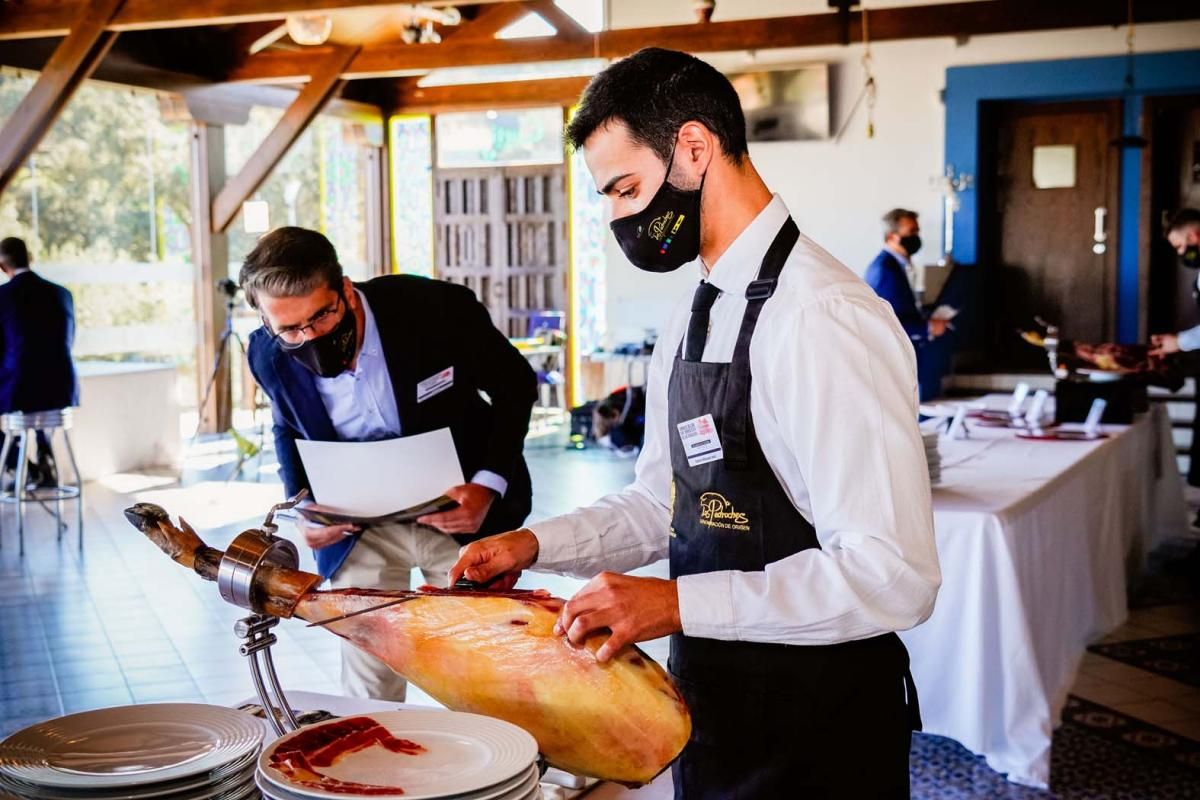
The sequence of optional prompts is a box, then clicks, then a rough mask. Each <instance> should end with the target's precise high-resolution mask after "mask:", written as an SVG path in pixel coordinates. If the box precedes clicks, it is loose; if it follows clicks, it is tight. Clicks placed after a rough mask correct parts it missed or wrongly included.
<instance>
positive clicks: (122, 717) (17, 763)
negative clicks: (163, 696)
mask: <svg viewBox="0 0 1200 800" xmlns="http://www.w3.org/2000/svg"><path fill="white" fill-rule="evenodd" d="M264 732H265V731H264V729H263V726H262V722H260V721H259V720H257V719H255V718H254V717H252V716H250V715H249V714H246V713H243V712H241V711H237V710H235V709H232V708H225V707H224V706H209V705H201V704H198V703H154V704H148V705H140V706H118V707H116V708H102V709H98V710H96V711H85V712H83V713H81V714H70V715H68V716H65V717H58V718H57V719H52V720H47V721H46V722H40V723H38V724H37V725H32V726H30V727H28V728H25V729H24V730H21V731H17V732H16V733H14V734H13V735H12V736H9V737H8V738H7V739H5V740H4V741H3V742H0V796H7V795H6V794H5V793H6V792H7V793H8V795H13V796H16V797H19V798H27V799H28V800H78V799H80V798H88V799H89V800H141V798H153V800H243V798H251V797H255V796H257V787H255V785H254V771H255V767H256V765H257V759H258V755H259V751H260V750H261V747H262V740H263V734H264Z"/></svg>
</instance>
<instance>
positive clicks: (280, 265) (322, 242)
mask: <svg viewBox="0 0 1200 800" xmlns="http://www.w3.org/2000/svg"><path fill="white" fill-rule="evenodd" d="M238 283H240V284H241V286H242V291H244V292H245V293H246V302H248V303H249V304H250V307H251V308H258V294H259V292H262V293H263V294H265V295H266V296H267V297H302V296H303V295H306V294H310V293H311V292H314V291H316V290H317V289H320V288H321V287H322V286H327V287H329V288H330V289H339V288H341V285H342V265H341V264H340V263H339V262H338V257H337V250H335V249H334V247H333V243H332V242H330V241H329V240H328V239H326V238H325V237H324V236H322V235H321V234H320V233H318V232H317V231H312V230H308V229H307V228H295V227H285V228H276V229H275V230H273V231H271V232H270V233H268V234H267V235H265V236H263V237H262V238H261V239H259V240H258V244H256V245H255V246H254V249H253V250H251V251H250V253H249V254H248V255H247V256H246V260H245V261H243V262H242V270H241V272H240V274H239V275H238Z"/></svg>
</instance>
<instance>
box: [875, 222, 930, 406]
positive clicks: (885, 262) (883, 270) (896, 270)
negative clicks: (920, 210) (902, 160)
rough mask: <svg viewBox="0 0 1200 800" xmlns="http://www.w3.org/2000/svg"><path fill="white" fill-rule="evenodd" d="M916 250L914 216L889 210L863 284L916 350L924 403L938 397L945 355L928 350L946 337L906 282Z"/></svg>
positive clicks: (918, 236) (917, 226)
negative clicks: (888, 307)
mask: <svg viewBox="0 0 1200 800" xmlns="http://www.w3.org/2000/svg"><path fill="white" fill-rule="evenodd" d="M920 249H921V225H920V223H919V222H918V221H917V212H915V211H909V210H908V209H906V208H893V209H892V210H891V211H889V212H888V213H886V214H884V215H883V249H882V250H880V251H879V255H877V256H875V260H874V261H872V262H871V265H870V266H869V267H867V271H866V272H865V273H864V274H863V280H865V281H866V282H867V284H868V285H869V286H870V287H871V288H872V289H874V290H875V293H876V294H877V295H879V296H880V297H882V298H883V299H884V300H887V301H888V303H889V304H890V305H891V306H892V310H893V311H895V312H896V318H897V319H899V320H900V324H901V325H902V326H903V327H904V331H905V332H906V333H907V334H908V337H909V339H911V340H912V343H913V347H915V348H916V349H917V373H918V381H919V383H920V391H921V400H923V401H924V400H931V399H933V398H934V397H936V396H937V395H938V394H939V393H940V388H941V379H942V373H943V372H944V370H945V366H944V362H947V360H948V358H949V353H948V352H946V351H945V348H943V347H941V346H940V345H938V346H935V347H933V348H930V347H929V345H931V344H932V343H933V341H934V340H935V339H938V338H940V337H941V336H943V335H944V334H945V333H946V329H947V324H948V321H947V320H944V319H932V318H929V317H927V316H926V315H925V313H924V312H922V311H921V308H920V306H918V305H917V296H916V294H915V293H914V292H913V288H912V284H911V283H910V282H909V280H908V271H907V268H908V266H909V264H910V259H911V258H912V257H913V256H914V255H915V254H916V252H917V251H918V250H920Z"/></svg>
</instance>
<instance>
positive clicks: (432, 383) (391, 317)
mask: <svg viewBox="0 0 1200 800" xmlns="http://www.w3.org/2000/svg"><path fill="white" fill-rule="evenodd" d="M239 283H240V284H241V287H242V290H243V291H244V292H245V293H246V300H247V301H248V302H249V303H250V305H251V307H253V308H254V309H256V310H257V311H258V312H259V314H260V315H261V317H262V323H263V324H262V327H261V328H259V329H258V330H256V331H254V333H252V334H251V335H250V344H249V352H248V360H249V363H250V369H251V371H252V372H253V373H254V379H255V380H256V381H257V382H258V385H259V386H261V387H262V389H263V391H264V392H266V394H267V396H268V397H270V398H271V406H272V412H273V416H274V434H275V452H276V455H277V457H278V458H279V473H280V477H281V478H282V479H283V484H284V488H285V490H286V492H287V493H288V495H294V494H296V493H297V492H299V491H300V490H301V489H309V490H310V491H311V489H312V487H311V486H310V483H309V478H308V476H307V474H306V473H305V469H304V463H303V461H302V460H301V458H300V454H299V447H298V446H297V442H298V441H300V440H310V441H341V442H365V441H376V440H381V439H393V438H396V437H398V436H411V435H414V434H419V433H426V432H429V431H436V430H440V429H443V428H449V430H450V433H451V436H452V437H453V439H454V446H455V450H456V451H457V455H458V460H459V464H460V465H461V467H462V472H463V476H464V478H465V479H466V482H465V483H463V484H461V485H459V486H448V487H446V489H445V491H444V494H445V495H446V496H447V497H449V498H451V499H453V500H455V501H456V502H457V503H458V507H457V508H454V509H452V510H449V511H444V512H441V513H437V514H430V515H427V516H423V517H421V518H419V519H418V520H417V521H416V522H415V523H413V524H406V523H386V524H372V525H371V526H369V527H368V528H366V529H361V528H360V527H357V526H354V525H344V524H342V525H338V524H335V525H321V524H309V523H305V522H303V521H301V522H300V523H299V525H300V528H301V530H300V533H301V534H302V535H303V537H304V540H305V542H306V543H307V544H308V545H309V546H310V547H312V548H313V549H314V550H315V555H316V561H317V569H318V571H319V572H320V573H321V575H322V576H323V577H325V578H329V579H330V581H331V583H332V585H333V587H334V588H346V587H361V588H369V589H376V588H377V589H408V588H409V581H410V579H411V575H412V569H413V567H419V568H420V569H421V572H422V573H423V575H424V578H425V581H426V582H428V583H432V584H437V585H441V586H444V585H445V584H446V578H447V573H448V571H449V568H450V566H451V565H452V564H453V563H454V561H455V560H456V559H457V557H458V551H459V546H460V545H463V544H466V543H468V542H471V541H474V540H475V539H477V538H479V537H480V536H484V535H487V534H491V533H498V532H500V531H507V530H511V529H513V528H519V527H521V525H523V524H524V522H525V518H526V517H527V516H528V515H529V512H530V509H531V507H532V490H531V486H530V478H529V470H528V468H527V467H526V464H525V459H524V456H523V455H522V451H523V449H524V444H525V435H526V433H527V432H528V430H529V418H530V415H531V413H532V410H533V404H534V403H535V402H536V400H537V396H538V390H537V376H536V375H535V374H534V371H533V369H532V368H531V367H530V366H529V362H528V361H527V360H526V359H525V357H524V356H523V355H521V353H520V352H519V351H518V350H517V349H516V348H515V347H514V346H513V345H512V343H511V342H509V341H508V339H507V337H505V336H504V334H502V333H501V332H500V331H499V330H497V329H496V327H495V325H493V324H492V319H491V316H490V315H489V313H488V310H487V308H485V307H484V306H483V305H482V304H481V303H480V302H479V301H478V300H477V299H476V298H475V295H474V294H472V293H471V290H470V289H468V288H466V287H464V286H458V285H455V284H451V283H446V282H443V281H435V280H430V279H428V278H420V277H416V276H412V275H384V276H381V277H378V278H374V279H372V280H369V281H364V282H362V283H355V282H353V281H351V280H350V279H349V278H347V277H345V275H344V274H343V272H342V267H341V264H340V263H339V262H338V257H337V251H336V250H335V248H334V246H333V244H332V243H330V241H329V240H328V239H326V238H325V237H324V236H322V235H321V234H320V233H318V232H316V231H311V230H306V229H304V228H296V227H285V228H278V229H276V230H274V231H271V232H270V233H268V234H266V235H265V236H263V237H262V239H260V240H259V242H258V244H257V245H256V246H255V247H254V249H253V250H252V251H251V252H250V254H249V255H247V256H246V260H245V262H244V264H243V265H242V269H241V274H240V276H239ZM484 395H486V399H485V398H484ZM361 480H363V481H370V482H377V483H378V484H379V485H380V487H381V489H382V490H383V491H386V487H387V486H388V483H389V481H390V480H394V479H393V478H392V477H391V476H388V475H373V474H363V475H362V476H361ZM430 499H432V498H430ZM315 500H316V501H317V502H318V503H320V502H322V500H323V498H322V497H321V496H320V495H319V493H318V495H317V496H316V498H315ZM324 502H326V503H327V502H328V500H325V501H324ZM396 510H397V511H399V510H400V509H399V508H397V509H396ZM342 688H343V690H344V692H345V693H346V694H347V695H351V696H355V697H375V698H379V699H388V700H403V699H404V696H405V688H406V687H405V683H404V680H403V678H401V677H400V676H399V675H397V674H396V673H394V672H392V670H391V669H390V668H389V667H388V666H387V665H386V664H385V663H383V662H382V661H380V660H379V659H377V658H375V657H374V656H370V655H368V654H366V653H363V652H362V651H361V650H358V649H357V648H355V647H353V646H350V645H349V644H348V643H346V644H344V646H343V648H342Z"/></svg>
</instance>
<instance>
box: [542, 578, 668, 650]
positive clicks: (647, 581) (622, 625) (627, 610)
mask: <svg viewBox="0 0 1200 800" xmlns="http://www.w3.org/2000/svg"><path fill="white" fill-rule="evenodd" d="M605 628H607V629H608V630H610V631H612V636H611V637H610V638H609V640H608V641H607V642H605V643H604V645H603V646H601V648H600V649H599V650H597V651H596V658H597V659H598V660H599V661H601V662H603V661H607V660H608V659H609V658H611V657H612V656H613V655H614V654H616V653H618V652H620V650H621V648H623V647H625V646H626V645H628V644H634V643H636V642H644V641H647V640H649V639H658V638H659V637H662V636H669V635H670V634H672V633H677V632H679V631H681V630H682V629H683V624H682V623H681V622H680V619H679V592H678V591H677V589H676V586H675V581H668V580H663V579H662V578H635V577H631V576H629V575H619V574H617V573H614V572H602V573H600V574H599V575H597V576H596V577H595V578H593V579H592V580H591V581H589V582H588V584H587V585H586V586H584V587H583V588H582V589H580V590H579V593H578V594H576V595H575V596H574V597H572V598H571V599H570V600H569V601H567V603H566V605H564V606H563V610H562V614H561V615H560V616H559V619H558V623H557V625H555V628H554V630H555V633H558V634H559V635H566V636H567V638H569V639H570V640H571V642H572V643H573V644H576V645H581V644H583V641H584V640H585V639H586V638H587V637H588V636H589V635H590V634H592V633H595V632H597V631H600V630H603V629H605Z"/></svg>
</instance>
